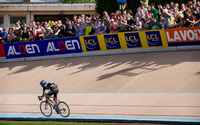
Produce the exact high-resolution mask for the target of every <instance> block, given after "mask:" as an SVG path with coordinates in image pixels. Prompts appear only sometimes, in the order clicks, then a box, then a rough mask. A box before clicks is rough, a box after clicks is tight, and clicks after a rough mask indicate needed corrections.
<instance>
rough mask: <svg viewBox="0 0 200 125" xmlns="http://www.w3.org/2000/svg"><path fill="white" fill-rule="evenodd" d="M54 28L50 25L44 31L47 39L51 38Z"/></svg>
mask: <svg viewBox="0 0 200 125" xmlns="http://www.w3.org/2000/svg"><path fill="white" fill-rule="evenodd" d="M52 34H53V33H52V29H51V28H50V27H48V28H47V29H46V31H45V32H44V35H45V39H50V38H51V35H52Z"/></svg>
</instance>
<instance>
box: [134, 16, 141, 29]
mask: <svg viewBox="0 0 200 125" xmlns="http://www.w3.org/2000/svg"><path fill="white" fill-rule="evenodd" d="M134 27H135V30H137V31H139V30H140V29H141V28H142V23H141V22H140V20H139V17H136V22H135V26H134Z"/></svg>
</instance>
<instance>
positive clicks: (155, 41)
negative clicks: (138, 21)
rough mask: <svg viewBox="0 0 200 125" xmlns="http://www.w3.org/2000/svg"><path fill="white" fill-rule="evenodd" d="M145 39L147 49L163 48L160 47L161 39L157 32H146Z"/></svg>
mask: <svg viewBox="0 0 200 125" xmlns="http://www.w3.org/2000/svg"><path fill="white" fill-rule="evenodd" d="M146 38H147V42H148V44H149V47H151V46H163V45H162V39H161V36H160V32H159V31H150V32H146Z"/></svg>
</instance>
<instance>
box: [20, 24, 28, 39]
mask: <svg viewBox="0 0 200 125" xmlns="http://www.w3.org/2000/svg"><path fill="white" fill-rule="evenodd" d="M21 36H22V41H27V40H29V38H30V32H29V31H28V29H27V26H26V25H24V27H23V31H22V32H21Z"/></svg>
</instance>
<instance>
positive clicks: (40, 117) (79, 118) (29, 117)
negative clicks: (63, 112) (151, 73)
mask: <svg viewBox="0 0 200 125" xmlns="http://www.w3.org/2000/svg"><path fill="white" fill-rule="evenodd" d="M0 119H7V120H12V119H20V120H26V121H27V120H30V121H31V120H38V121H40V120H43V119H47V120H61V121H62V120H76V121H99V122H109V121H121V122H179V123H180V122H181V123H200V120H198V119H169V118H126V117H83V116H69V117H67V118H64V117H61V116H51V117H45V116H43V115H6V114H0Z"/></svg>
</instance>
